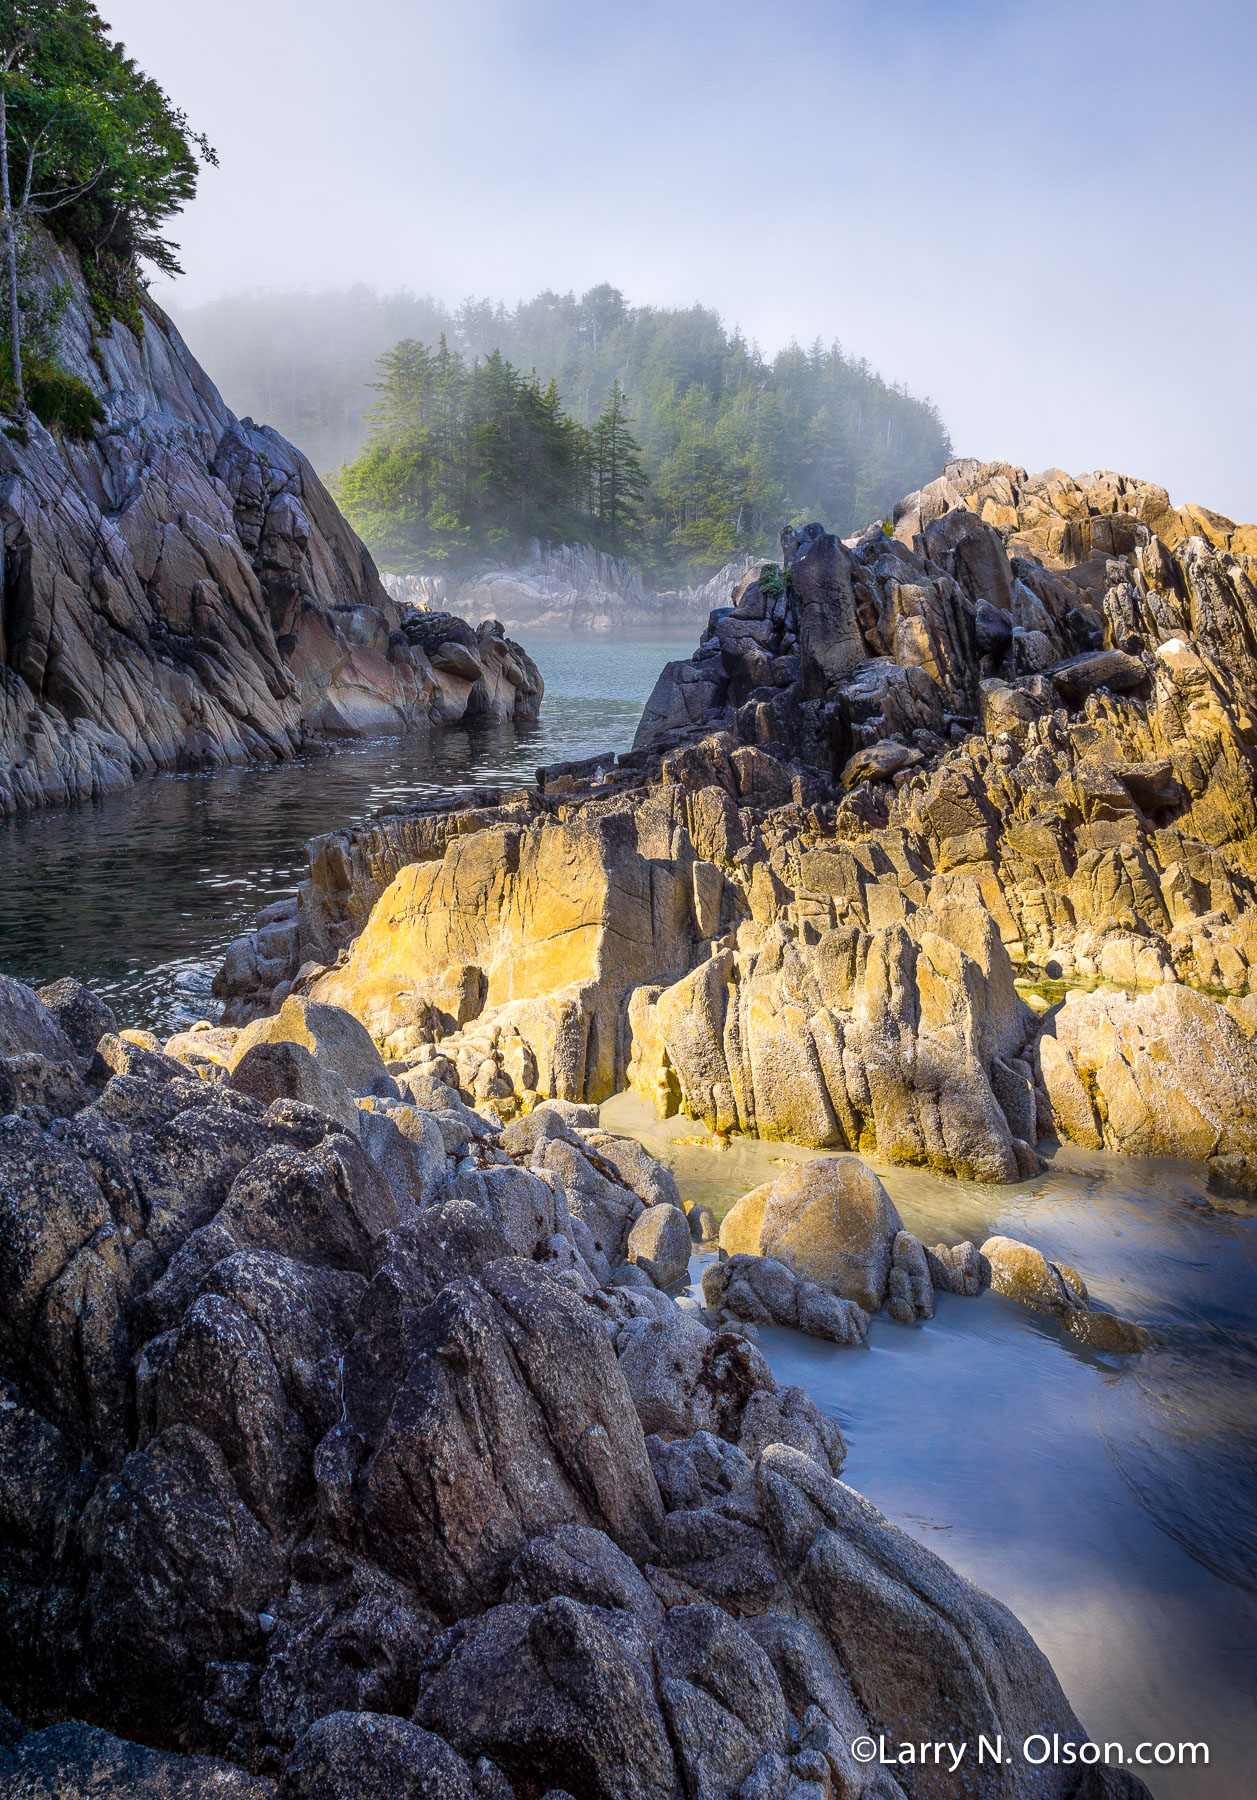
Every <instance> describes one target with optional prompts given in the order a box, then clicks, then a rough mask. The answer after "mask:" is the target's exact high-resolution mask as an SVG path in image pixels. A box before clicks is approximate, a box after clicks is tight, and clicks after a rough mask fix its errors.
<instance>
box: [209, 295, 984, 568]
mask: <svg viewBox="0 0 1257 1800" xmlns="http://www.w3.org/2000/svg"><path fill="white" fill-rule="evenodd" d="M180 322H181V324H182V325H183V326H184V328H185V330H186V331H187V333H188V336H189V340H190V342H191V345H192V348H193V350H194V351H195V352H196V353H197V355H198V356H199V357H200V358H201V360H202V361H204V362H205V364H206V366H207V367H208V368H209V369H210V370H211V372H212V373H213V374H214V375H215V378H216V379H217V380H218V381H219V382H220V385H221V386H222V388H223V391H224V394H225V396H226V398H227V400H228V402H229V404H231V405H232V406H233V407H235V408H236V409H237V410H238V411H241V412H251V413H254V414H255V415H256V416H258V417H262V418H265V419H267V420H268V421H269V422H270V423H271V424H273V425H275V426H277V427H278V428H279V429H280V430H281V431H283V432H285V434H286V435H288V436H290V437H292V438H293V439H294V441H296V442H297V443H299V444H300V445H301V446H302V448H303V449H305V450H306V452H307V454H308V455H310V457H311V458H312V460H313V461H314V462H315V464H316V466H317V467H319V468H321V469H324V470H334V469H336V468H338V467H339V466H340V465H341V464H342V463H343V462H346V461H348V462H351V463H353V462H355V461H356V459H357V456H358V452H359V450H360V449H361V447H362V445H363V443H364V442H365V441H366V439H367V436H368V431H369V425H368V420H367V413H368V409H369V407H370V405H371V403H372V394H371V391H370V383H371V382H372V381H373V380H374V379H385V380H387V379H388V371H387V370H385V371H384V372H383V374H382V375H381V374H380V373H379V372H377V370H376V367H375V365H376V363H377V361H378V359H379V358H380V357H381V356H382V355H386V354H388V353H389V352H390V351H391V349H392V347H393V346H397V345H399V341H401V340H415V341H417V342H419V343H422V344H425V345H427V346H428V347H429V353H430V354H436V351H435V349H434V348H433V347H434V346H437V345H439V343H440V339H441V337H442V335H444V338H445V341H446V345H447V351H448V353H449V354H451V355H453V354H455V353H456V354H457V355H458V356H459V358H460V359H461V360H462V362H463V365H464V369H465V371H469V370H470V368H471V367H472V366H473V365H474V363H475V360H476V359H477V358H479V359H480V361H481V363H482V365H484V366H487V359H488V358H489V357H491V356H492V354H493V353H494V352H495V351H496V352H499V353H500V356H501V358H502V359H503V360H504V361H505V362H506V363H509V364H510V365H511V367H512V369H513V370H515V371H521V370H522V371H535V372H536V377H537V381H538V383H539V384H540V386H541V390H542V392H544V391H545V390H546V387H547V386H548V385H549V384H550V383H551V382H552V383H553V385H554V389H555V391H556V392H557V396H558V400H559V403H560V405H561V407H562V409H563V411H564V412H565V413H566V415H567V416H568V418H569V419H570V420H571V421H572V423H573V424H574V425H578V426H580V427H582V428H584V429H585V430H586V431H592V430H593V429H594V428H595V427H596V425H597V422H598V419H599V417H600V416H601V413H602V411H603V408H604V406H605V404H606V399H607V396H608V394H609V393H610V391H611V388H612V384H613V383H615V382H618V383H619V384H620V387H621V389H622V390H623V392H624V393H625V394H626V395H627V406H628V413H629V417H630V419H631V428H632V432H633V434H634V436H635V438H636V440H637V442H638V444H639V445H640V453H641V461H642V467H643V472H644V475H645V478H646V481H647V483H648V486H647V489H646V492H645V495H644V499H643V503H642V506H641V533H640V548H639V550H638V555H639V558H640V560H641V561H642V562H643V564H644V566H645V567H646V568H647V569H648V570H649V572H650V573H651V574H653V575H654V576H655V577H656V579H660V580H662V579H670V578H677V577H681V576H688V575H692V574H701V573H703V572H706V571H710V570H712V569H715V568H717V567H719V565H720V564H721V563H722V562H724V561H726V560H727V559H728V558H729V557H731V556H734V555H737V554H739V553H740V552H741V551H744V550H749V551H759V550H761V549H762V550H765V551H767V550H768V549H769V548H771V543H772V539H773V538H774V536H775V534H776V532H777V530H778V529H779V528H780V526H781V524H782V523H784V522H785V521H787V520H794V521H799V520H806V519H813V518H815V519H820V520H822V521H823V522H824V523H825V524H826V525H828V526H829V527H830V528H831V529H837V530H838V531H841V532H844V533H846V532H850V531H852V530H856V529H858V528H860V527H862V526H864V525H867V524H868V523H869V522H870V521H871V520H873V519H875V518H879V517H881V516H883V515H884V514H885V513H886V512H887V511H888V510H889V509H890V507H891V506H892V505H893V504H894V502H895V500H896V499H898V498H899V496H900V495H901V494H904V493H906V492H908V491H909V490H911V489H912V488H915V487H919V486H920V485H922V483H923V482H926V481H929V480H931V479H932V478H933V477H934V476H935V475H937V474H938V473H939V471H940V469H941V468H942V466H943V464H944V463H945V462H946V461H947V459H948V457H949V456H950V454H951V445H950V441H949V439H948V435H947V431H946V429H945V427H944V425H943V423H942V420H941V419H940V418H939V415H938V412H937V410H936V409H935V407H934V406H933V405H932V404H931V403H930V402H929V401H925V400H919V399H916V398H915V397H913V396H912V395H910V394H908V393H907V392H906V391H905V390H904V389H902V388H901V387H898V386H895V385H893V384H891V383H888V382H886V381H885V380H883V379H882V377H881V376H880V375H878V374H877V373H876V372H875V371H874V370H872V369H871V368H870V367H869V366H868V364H867V363H866V362H864V361H861V360H858V359H855V358H853V357H851V356H849V355H847V354H846V353H845V352H844V351H843V350H842V349H841V347H840V346H839V345H838V344H830V345H824V344H821V343H819V342H818V343H816V344H813V345H812V346H811V347H810V348H809V349H802V348H800V347H799V346H798V345H791V346H790V347H789V348H788V349H786V350H783V351H781V352H780V353H779V354H778V355H777V356H775V357H772V358H768V357H765V356H764V355H763V354H762V353H761V352H760V351H759V350H758V349H757V348H756V347H755V346H754V345H752V344H749V343H748V342H747V341H746V339H745V338H744V337H742V335H741V334H740V333H739V332H737V331H732V332H731V331H729V330H727V329H726V328H725V326H724V325H723V323H722V322H721V319H720V318H719V316H718V315H717V314H716V313H715V312H713V311H712V310H711V309H710V308H708V307H703V306H692V307H686V308H668V307H649V306H630V305H628V304H627V303H626V301H625V299H624V296H623V295H622V294H621V293H620V292H619V291H618V290H617V289H615V288H613V287H609V286H606V285H603V286H600V287H596V288H592V289H591V290H590V291H589V292H588V293H587V294H585V295H584V296H583V297H582V298H580V299H577V298H576V296H574V295H572V294H556V293H550V292H547V293H543V294H539V295H537V297H536V298H535V299H533V300H528V301H523V302H521V303H520V305H518V306H516V307H513V308H508V307H505V306H502V305H498V304H494V303H491V302H488V301H468V302H466V303H464V304H463V305H462V306H460V307H458V308H456V309H448V308H445V307H443V306H442V305H440V304H439V303H438V302H435V301H433V300H430V299H417V298H415V297H414V296H410V295H404V294H403V295H391V296H380V295H373V294H372V293H371V292H370V290H366V289H362V288H358V289H353V290H348V291H345V292H340V293H332V294H326V295H288V296H284V295H265V294H263V295H256V294H255V295H237V296H233V297H228V298H225V299H222V300H219V301H216V302H213V303H211V304H210V305H208V306H205V307H201V308H197V309H195V310H193V311H189V312H185V313H183V314H182V315H180ZM521 379H525V380H526V379H528V378H527V377H521ZM378 422H379V416H378V415H377V416H376V424H377V427H378ZM380 447H381V446H380V443H379V441H378V438H373V439H372V444H371V448H370V449H369V451H368V456H378V454H379V451H380ZM495 528H496V527H495ZM372 529H373V531H374V529H375V528H374V527H373V528H372ZM534 530H535V531H536V535H539V536H543V535H545V533H544V532H543V531H541V530H540V529H538V528H537V527H534ZM374 541H375V542H376V544H377V545H380V544H382V539H380V538H379V537H375V539H374ZM381 554H385V552H384V551H383V550H382V549H381Z"/></svg>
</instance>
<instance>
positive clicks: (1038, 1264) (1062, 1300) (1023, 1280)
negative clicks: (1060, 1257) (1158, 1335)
mask: <svg viewBox="0 0 1257 1800" xmlns="http://www.w3.org/2000/svg"><path fill="white" fill-rule="evenodd" d="M981 1255H982V1259H983V1262H984V1264H985V1265H986V1266H987V1268H989V1270H990V1285H991V1288H992V1290H993V1292H995V1293H997V1294H1003V1295H1005V1296H1006V1297H1007V1298H1008V1299H1010V1300H1019V1301H1020V1302H1021V1304H1022V1305H1023V1306H1029V1307H1030V1308H1032V1310H1033V1311H1035V1312H1041V1313H1047V1314H1049V1315H1050V1316H1051V1317H1052V1318H1055V1319H1059V1320H1060V1322H1061V1323H1062V1324H1063V1325H1064V1327H1065V1329H1066V1330H1067V1331H1068V1332H1069V1333H1070V1334H1071V1335H1072V1336H1073V1337H1076V1338H1078V1339H1079V1341H1080V1342H1081V1343H1084V1344H1090V1345H1091V1347H1092V1348H1093V1349H1095V1350H1117V1351H1138V1350H1143V1349H1146V1348H1147V1346H1148V1344H1149V1343H1150V1342H1151V1341H1152V1340H1151V1339H1150V1338H1149V1336H1148V1334H1147V1332H1145V1331H1143V1330H1141V1328H1140V1327H1139V1326H1138V1325H1134V1324H1132V1323H1131V1322H1130V1321H1129V1320H1128V1319H1121V1318H1118V1317H1117V1315H1116V1314H1115V1313H1110V1312H1099V1311H1097V1310H1096V1309H1095V1307H1094V1306H1093V1305H1092V1303H1091V1298H1090V1296H1089V1294H1088V1293H1087V1287H1086V1283H1085V1282H1084V1281H1083V1278H1082V1276H1081V1275H1080V1274H1079V1273H1078V1271H1077V1269H1072V1268H1071V1267H1070V1266H1069V1264H1068V1263H1058V1262H1049V1260H1048V1259H1047V1257H1045V1256H1044V1255H1043V1253H1042V1251H1040V1250H1036V1249H1035V1248H1034V1247H1033V1245H1031V1244H1023V1243H1020V1242H1018V1240H1017V1239H1016V1238H1007V1237H993V1238H988V1239H987V1240H986V1242H985V1243H984V1244H983V1246H982V1251H981Z"/></svg>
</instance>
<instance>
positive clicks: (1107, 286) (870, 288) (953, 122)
mask: <svg viewBox="0 0 1257 1800" xmlns="http://www.w3.org/2000/svg"><path fill="white" fill-rule="evenodd" d="M100 4H101V10H102V11H103V13H104V16H105V17H106V18H107V19H108V20H109V21H110V23H111V25H112V26H113V28H114V31H115V33H116V35H117V36H118V37H120V38H122V40H123V41H124V42H125V43H126V45H127V48H128V50H129V51H130V53H131V54H132V55H133V56H134V57H135V58H136V59H137V61H138V62H139V64H140V66H141V67H142V68H144V69H146V70H147V71H148V73H150V74H151V75H153V76H155V77H156V78H157V79H158V80H159V81H160V82H161V83H162V85H163V86H164V87H165V88H166V90H167V92H168V93H169V94H170V96H171V98H172V99H173V100H174V101H175V103H176V104H177V105H179V106H181V107H182V108H183V109H184V110H185V111H186V113H187V114H188V117H189V120H190V122H191V123H192V125H193V126H194V127H195V128H196V129H198V130H200V131H203V132H205V133H206V135H207V136H208V137H209V139H210V141H211V142H212V143H213V145H214V146H215V148H216V150H217V152H218V155H219V160H220V166H219V167H218V168H217V169H210V170H207V171H206V172H205V174H204V176H203V178H202V183H201V190H200V192H199V194H198V196H197V198H196V200H195V201H194V202H193V204H192V205H191V207H190V208H189V209H188V211H187V212H186V214H185V215H184V216H183V218H182V219H181V220H179V221H178V222H177V224H176V229H175V236H176V237H177V238H178V239H179V241H180V242H181V244H182V250H183V257H182V260H183V264H184V268H185V271H186V272H185V275H184V276H183V278H182V279H181V280H180V282H179V283H178V286H177V288H176V289H174V290H172V289H170V288H168V287H167V286H165V284H160V285H155V287H154V295H155V297H156V298H158V299H159V300H167V301H169V300H171V299H175V300H177V302H178V304H180V305H181V306H183V307H187V306H192V305H195V304H196V303H197V302H199V301H202V300H207V299H211V298H214V297H215V296H217V295H219V294H221V293H224V292H230V291H234V290H237V289H241V288H290V287H309V288H322V287H332V286H341V285H348V284H349V283H352V282H355V281H364V282H367V283H370V284H372V285H374V286H377V287H380V288H383V289H394V288H398V287H404V286H406V287H411V288H413V289H414V290H416V291H417V292H420V293H431V294H433V295H435V296H437V297H438V298H441V299H444V300H447V301H450V302H457V301H459V300H461V299H462V298H464V297H465V296H467V295H471V294H475V295H487V296H490V297H492V298H494V299H501V300H504V301H506V302H507V303H508V304H509V303H513V302H515V301H517V300H518V299H520V298H523V297H526V296H528V295H531V294H533V293H536V292H537V291H539V290H540V289H543V288H547V287H549V288H556V289H558V290H560V291H566V290H568V289H572V290H574V291H576V292H577V293H580V292H582V291H583V290H585V289H586V288H589V287H592V286H593V285H595V284H596V283H597V282H600V281H610V282H611V283H613V284H614V285H615V286H616V287H619V288H621V289H622V290H623V292H624V293H625V295H626V297H627V298H628V299H629V300H630V301H631V302H634V303H654V304H679V305H688V304H690V303H692V302H694V301H701V302H703V303H704V304H706V305H709V306H714V307H716V308H717V309H718V310H719V311H720V312H721V313H722V315H723V316H724V318H725V320H726V322H727V323H729V324H730V325H733V324H737V325H740V326H741V328H742V329H743V331H744V332H745V333H746V334H747V336H749V337H751V338H753V339H755V340H756V341H757V342H758V343H759V344H760V346H761V347H762V348H763V349H764V350H766V351H768V352H772V351H775V350H777V349H779V348H780V347H781V346H783V345H784V344H786V343H788V342H790V341H791V339H797V340H798V341H799V342H801V343H809V342H811V341H812V340H813V339H814V338H816V337H820V338H822V339H824V340H825V341H826V342H829V341H831V340H833V339H837V340H838V341H840V342H841V344H842V345H843V347H844V348H845V349H846V350H848V351H849V352H852V353H854V354H857V355H862V356H865V357H867V358H868V359H869V361H870V362H871V363H872V364H873V366H874V367H875V368H877V369H878V370H880V372H881V373H882V374H883V375H885V376H886V377H887V379H890V380H896V381H901V382H903V383H904V384H905V385H906V386H907V387H908V388H909V389H910V390H911V391H912V392H914V393H916V394H920V395H927V396H929V397H930V398H931V399H933V400H934V401H935V402H936V403H937V404H938V406H939V408H940V410H941V412H942V414H943V417H944V419H945V420H946V422H947V424H948V426H949V428H950V430H951V434H952V441H953V443H954V445H955V448H956V452H957V454H959V455H970V456H978V457H981V458H983V459H994V458H1001V459H1004V460H1007V461H1010V462H1014V463H1019V464H1022V465H1023V466H1025V467H1026V468H1028V469H1039V468H1044V467H1048V466H1058V467H1063V468H1066V469H1069V470H1070V471H1071V472H1074V473H1078V472H1080V471H1082V470H1086V469H1093V468H1110V469H1120V470H1122V471H1123V472H1125V473H1128V474H1133V475H1139V476H1142V477H1143V478H1144V479H1146V480H1152V481H1157V482H1160V483H1161V484H1162V485H1163V486H1165V487H1168V488H1169V490H1170V495H1171V498H1172V499H1173V500H1174V501H1175V502H1176V503H1182V502H1184V501H1196V502H1199V503H1201V504H1204V505H1207V506H1212V507H1215V508H1216V509H1218V510H1220V511H1222V512H1225V513H1229V514H1230V515H1231V516H1232V517H1235V518H1239V519H1243V520H1250V521H1251V520H1257V331H1255V330H1254V317H1255V316H1257V303H1255V289H1257V230H1255V229H1254V227H1255V225H1257V219H1255V217H1254V213H1255V211H1257V198H1255V196H1257V106H1255V105H1254V103H1253V99H1252V95H1253V87H1254V78H1255V77H1257V6H1254V5H1252V4H1251V0H1249V4H1241V3H1238V0H1196V3H1195V4H1190V5H1189V4H1185V3H1183V0H1055V3H1054V0H1033V3H1030V0H775V3H774V4H771V5H769V4H765V3H763V0H720V3H717V0H666V3H657V0H632V3H631V4H629V5H625V4H623V0H617V3H616V4H609V3H607V0H355V4H353V5H350V6H347V5H345V4H344V0H212V4H211V3H210V0H176V3H174V4H172V0H100ZM210 374H211V375H212V374H213V370H212V369H211V370H210Z"/></svg>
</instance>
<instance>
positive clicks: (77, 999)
mask: <svg viewBox="0 0 1257 1800" xmlns="http://www.w3.org/2000/svg"><path fill="white" fill-rule="evenodd" d="M39 998H40V999H41V1000H42V1001H43V1003H44V1005H45V1006H46V1007H47V1008H48V1011H49V1012H50V1013H51V1014H52V1016H53V1018H54V1019H55V1020H56V1021H57V1024H58V1025H59V1026H60V1027H61V1029H62V1031H63V1032H64V1033H65V1035H66V1036H67V1037H68V1038H69V1040H70V1042H71V1044H73V1046H74V1049H75V1051H76V1052H77V1054H78V1055H79V1056H83V1057H90V1056H91V1054H92V1052H93V1051H94V1050H95V1048H96V1046H97V1044H99V1042H100V1040H101V1038H102V1037H104V1035H105V1033H106V1032H107V1031H112V1032H116V1031H117V1029H118V1021H117V1019H116V1018H115V1017H114V1015H113V1012H112V1010H111V1008H110V1007H108V1006H106V1005H105V1002H104V1001H103V1000H101V999H99V998H98V997H97V996H96V995H95V994H93V993H92V992H91V991H90V989H88V988H85V987H84V986H83V983H82V982H81V981H75V979H74V977H73V976H72V975H63V976H62V977H61V979H60V980H59V981H50V982H49V983H48V984H47V986H46V987H41V988H40V990H39Z"/></svg>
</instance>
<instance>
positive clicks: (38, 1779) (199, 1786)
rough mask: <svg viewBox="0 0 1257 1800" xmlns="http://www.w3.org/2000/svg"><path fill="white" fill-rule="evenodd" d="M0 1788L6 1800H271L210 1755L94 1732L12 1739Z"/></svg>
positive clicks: (64, 1728) (259, 1781) (76, 1729)
mask: <svg viewBox="0 0 1257 1800" xmlns="http://www.w3.org/2000/svg"><path fill="white" fill-rule="evenodd" d="M0 1781H2V1782H3V1786H4V1791H5V1793H6V1795H7V1796H8V1800H99V1796H101V1795H103V1794H107V1795H108V1796H109V1800H275V1783H274V1782H273V1781H269V1780H267V1779H266V1777H265V1776H262V1775H250V1773H249V1772H248V1770H247V1769H242V1768H241V1767H240V1766H239V1764H238V1763H231V1762H226V1761H224V1760H222V1759H221V1758H219V1757H216V1756H180V1755H179V1754H177V1753H176V1752H175V1751H171V1750H154V1749H152V1748H151V1747H150V1746H149V1745H148V1744H132V1743H127V1742H126V1741H125V1740H124V1739H122V1738H117V1737H114V1736H113V1735H112V1734H111V1733H110V1732H108V1731H102V1730H101V1729H100V1728H99V1726H95V1725H79V1724H66V1725H46V1726H45V1727H44V1728H43V1730H42V1731H32V1732H30V1733H29V1734H28V1735H27V1736H26V1737H23V1738H19V1739H18V1741H17V1743H16V1744H15V1745H14V1747H13V1751H12V1758H11V1761H10V1762H9V1764H8V1766H7V1767H6V1766H5V1762H4V1755H3V1752H2V1751H0Z"/></svg>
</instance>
